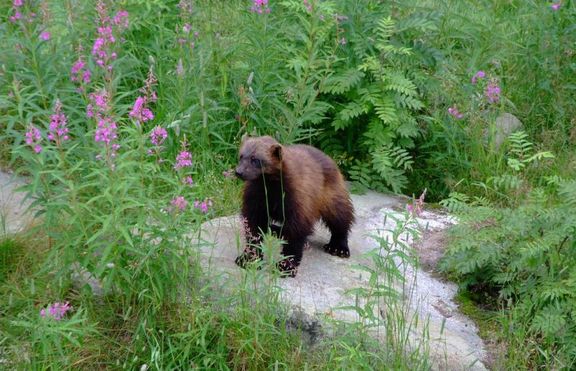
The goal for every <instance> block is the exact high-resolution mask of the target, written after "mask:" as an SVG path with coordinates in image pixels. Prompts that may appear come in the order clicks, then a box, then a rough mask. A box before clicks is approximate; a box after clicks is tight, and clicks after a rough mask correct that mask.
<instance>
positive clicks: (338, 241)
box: [322, 199, 354, 258]
mask: <svg viewBox="0 0 576 371" xmlns="http://www.w3.org/2000/svg"><path fill="white" fill-rule="evenodd" d="M352 210H353V209H352V205H351V202H350V200H349V199H340V200H336V201H335V202H334V206H333V208H331V209H330V210H329V211H326V212H324V213H323V215H322V220H323V221H324V223H325V224H326V226H327V227H328V229H330V232H331V234H332V236H331V238H330V242H328V244H326V245H324V251H326V252H327V253H328V254H330V255H334V256H338V257H340V258H349V257H350V249H349V248H348V233H349V232H350V228H351V226H352V223H353V222H354V214H353V212H352Z"/></svg>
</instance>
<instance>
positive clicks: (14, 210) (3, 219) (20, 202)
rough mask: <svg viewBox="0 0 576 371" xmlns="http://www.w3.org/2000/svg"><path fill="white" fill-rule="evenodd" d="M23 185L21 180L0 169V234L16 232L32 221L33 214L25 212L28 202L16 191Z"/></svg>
mask: <svg viewBox="0 0 576 371" xmlns="http://www.w3.org/2000/svg"><path fill="white" fill-rule="evenodd" d="M23 185H24V181H23V180H21V179H19V178H16V177H14V176H13V175H12V174H8V173H5V172H3V171H0V236H2V235H6V234H14V233H18V232H20V231H22V230H24V229H25V228H26V227H27V226H28V225H30V223H32V220H33V216H32V215H31V214H30V213H26V209H27V208H28V206H29V205H30V202H29V201H27V200H24V196H25V195H24V193H22V192H16V189H18V188H19V187H21V186H23Z"/></svg>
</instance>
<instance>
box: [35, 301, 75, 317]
mask: <svg viewBox="0 0 576 371" xmlns="http://www.w3.org/2000/svg"><path fill="white" fill-rule="evenodd" d="M71 309H72V307H71V306H70V304H69V303H68V302H66V303H54V304H51V305H49V306H48V307H47V308H42V309H41V310H40V317H42V318H45V317H47V316H48V317H51V318H53V319H55V320H56V321H60V320H61V319H62V318H63V317H64V315H66V312H68V311H70V310H71Z"/></svg>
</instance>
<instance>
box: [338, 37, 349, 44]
mask: <svg viewBox="0 0 576 371" xmlns="http://www.w3.org/2000/svg"><path fill="white" fill-rule="evenodd" d="M338 43H339V44H340V45H346V43H347V41H346V38H345V37H343V38H341V39H340V41H338Z"/></svg>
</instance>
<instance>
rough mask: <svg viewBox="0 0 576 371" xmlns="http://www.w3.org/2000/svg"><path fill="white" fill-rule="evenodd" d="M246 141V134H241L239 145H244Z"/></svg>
mask: <svg viewBox="0 0 576 371" xmlns="http://www.w3.org/2000/svg"><path fill="white" fill-rule="evenodd" d="M246 139H248V133H244V134H242V138H240V144H244V142H245V141H246Z"/></svg>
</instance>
